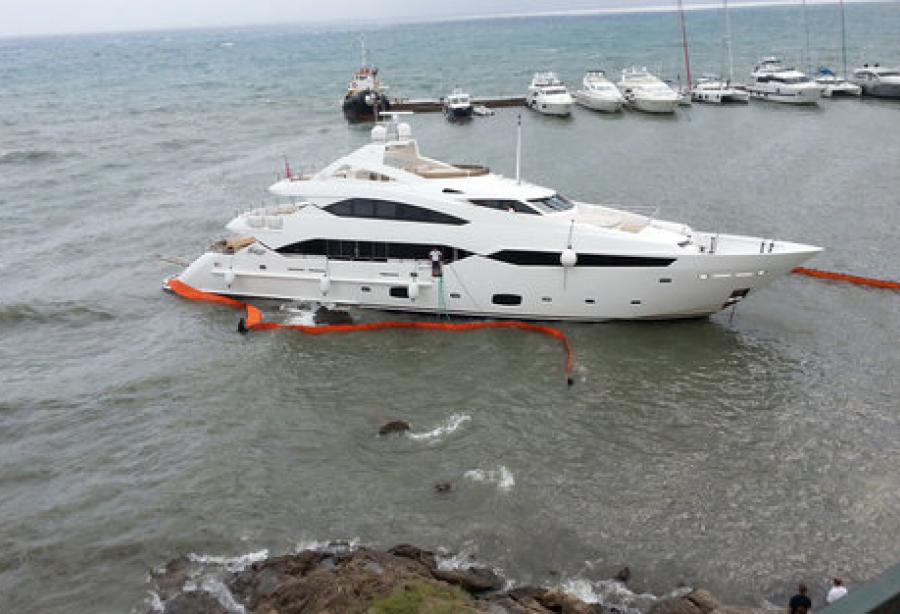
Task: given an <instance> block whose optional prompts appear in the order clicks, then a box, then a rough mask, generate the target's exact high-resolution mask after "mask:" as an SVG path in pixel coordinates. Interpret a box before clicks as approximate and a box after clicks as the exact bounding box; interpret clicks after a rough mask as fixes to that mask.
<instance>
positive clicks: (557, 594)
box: [537, 591, 602, 614]
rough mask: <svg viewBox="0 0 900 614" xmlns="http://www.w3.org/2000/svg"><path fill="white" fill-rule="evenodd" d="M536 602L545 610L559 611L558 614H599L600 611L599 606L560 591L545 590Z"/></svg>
mask: <svg viewBox="0 0 900 614" xmlns="http://www.w3.org/2000/svg"><path fill="white" fill-rule="evenodd" d="M537 602H538V603H540V604H541V605H542V606H543V607H545V608H546V609H547V610H549V611H551V612H559V614H600V613H601V612H602V608H601V606H599V605H596V604H590V603H585V602H584V601H582V600H581V599H578V598H577V597H573V596H572V595H567V594H566V593H563V592H562V591H547V592H546V593H545V594H544V595H543V596H542V597H541V598H540V599H538V600H537Z"/></svg>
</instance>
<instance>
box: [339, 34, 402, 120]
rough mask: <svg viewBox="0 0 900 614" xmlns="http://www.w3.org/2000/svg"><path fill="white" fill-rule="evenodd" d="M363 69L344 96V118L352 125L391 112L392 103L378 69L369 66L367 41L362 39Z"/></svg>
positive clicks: (354, 76)
mask: <svg viewBox="0 0 900 614" xmlns="http://www.w3.org/2000/svg"><path fill="white" fill-rule="evenodd" d="M360 43H361V44H362V67H361V68H360V69H359V70H357V71H356V73H354V75H353V80H352V81H351V82H350V85H348V86H347V93H346V94H345V95H344V103H343V109H344V117H346V118H347V121H348V122H350V123H351V124H356V123H361V122H372V121H376V120H377V119H378V113H383V112H385V111H389V110H390V108H391V103H390V101H389V100H388V97H387V96H386V95H385V93H384V90H386V89H387V88H386V87H382V85H381V81H379V80H378V69H377V68H375V67H374V66H369V62H368V58H367V56H366V40H365V38H362V39H361V41H360Z"/></svg>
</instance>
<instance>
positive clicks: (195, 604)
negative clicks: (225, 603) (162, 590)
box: [163, 591, 228, 614]
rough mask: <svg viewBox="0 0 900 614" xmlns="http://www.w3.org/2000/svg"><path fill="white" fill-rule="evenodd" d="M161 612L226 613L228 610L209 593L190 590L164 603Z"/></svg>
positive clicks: (184, 613)
mask: <svg viewBox="0 0 900 614" xmlns="http://www.w3.org/2000/svg"><path fill="white" fill-rule="evenodd" d="M163 614H228V610H226V609H225V608H223V607H222V604H221V603H219V602H218V600H216V598H215V597H213V596H212V595H210V594H209V593H204V592H203V591H192V592H189V593H182V594H180V595H178V596H177V597H175V598H174V599H172V600H171V601H169V602H168V603H166V606H165V608H163Z"/></svg>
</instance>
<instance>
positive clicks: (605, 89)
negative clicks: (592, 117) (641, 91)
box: [575, 70, 625, 113]
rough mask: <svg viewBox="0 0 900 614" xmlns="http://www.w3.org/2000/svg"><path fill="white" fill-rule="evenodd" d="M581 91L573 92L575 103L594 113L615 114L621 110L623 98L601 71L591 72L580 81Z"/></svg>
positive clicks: (623, 102)
mask: <svg viewBox="0 0 900 614" xmlns="http://www.w3.org/2000/svg"><path fill="white" fill-rule="evenodd" d="M581 84H582V89H580V90H578V91H577V92H575V102H577V103H578V104H580V105H581V106H583V107H587V108H588V109H593V110H594V111H602V112H604V113H615V112H617V111H620V110H621V109H622V106H623V105H624V104H625V97H624V96H622V92H620V91H619V88H617V87H616V85H615V84H614V83H613V82H612V81H610V80H609V79H607V78H606V73H605V72H604V71H602V70H591V71H588V72H586V73H585V75H584V78H583V79H582V80H581Z"/></svg>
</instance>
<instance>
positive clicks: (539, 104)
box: [528, 72, 574, 116]
mask: <svg viewBox="0 0 900 614" xmlns="http://www.w3.org/2000/svg"><path fill="white" fill-rule="evenodd" d="M573 102H574V101H573V100H572V96H571V94H569V90H567V89H566V86H565V84H564V83H563V82H562V81H560V80H559V77H557V76H556V73H552V72H539V73H535V75H534V78H533V79H532V80H531V86H530V87H529V88H528V106H529V108H531V109H534V110H535V111H537V112H538V113H543V114H544V115H560V116H566V115H569V114H571V113H572V103H573Z"/></svg>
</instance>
